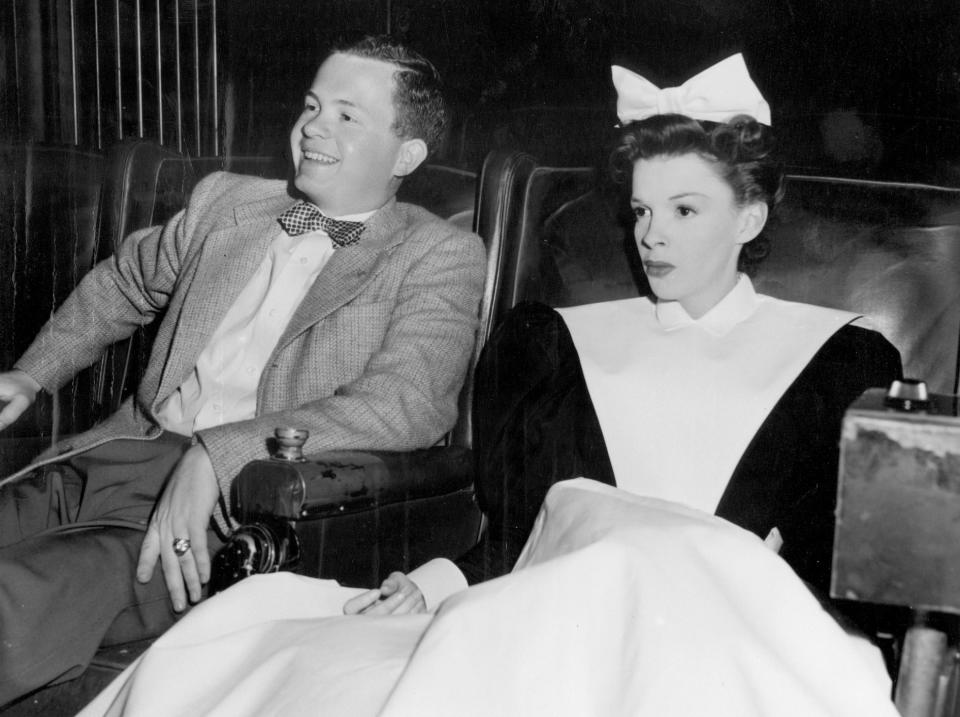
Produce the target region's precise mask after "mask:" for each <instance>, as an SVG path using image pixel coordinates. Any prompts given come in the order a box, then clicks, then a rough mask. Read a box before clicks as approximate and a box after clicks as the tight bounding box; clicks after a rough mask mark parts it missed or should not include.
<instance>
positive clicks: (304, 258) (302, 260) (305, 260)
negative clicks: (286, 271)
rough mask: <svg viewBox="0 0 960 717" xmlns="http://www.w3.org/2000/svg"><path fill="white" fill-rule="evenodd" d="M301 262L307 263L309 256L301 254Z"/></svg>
mask: <svg viewBox="0 0 960 717" xmlns="http://www.w3.org/2000/svg"><path fill="white" fill-rule="evenodd" d="M300 263H301V264H306V263H307V257H305V256H301V257H300Z"/></svg>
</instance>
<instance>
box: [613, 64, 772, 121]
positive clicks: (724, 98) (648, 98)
mask: <svg viewBox="0 0 960 717" xmlns="http://www.w3.org/2000/svg"><path fill="white" fill-rule="evenodd" d="M611 71H612V73H613V86H614V87H616V88H617V116H618V117H619V118H620V122H621V123H623V124H626V123H627V122H633V121H635V120H641V119H643V118H645V117H649V116H650V115H658V114H666V113H676V114H681V115H686V116H687V117H692V118H693V119H697V120H710V121H713V122H726V121H727V120H728V119H730V118H731V117H733V116H734V115H738V114H745V115H750V116H751V117H753V118H754V119H756V120H757V121H758V122H760V123H761V124H765V125H769V124H770V105H768V104H767V102H766V100H764V99H763V96H762V95H761V94H760V90H758V89H757V86H756V85H755V84H753V80H751V79H750V73H749V72H747V63H746V62H744V61H743V55H741V54H740V53H737V54H736V55H731V56H730V57H728V58H727V59H726V60H722V61H720V62H718V63H717V64H716V65H714V66H713V67H709V68H707V69H706V70H704V71H703V72H701V73H700V74H698V75H694V76H693V77H691V78H690V79H689V80H687V81H686V82H684V83H683V84H682V85H680V86H679V87H665V88H664V89H660V88H659V87H657V86H656V85H654V84H653V83H652V82H650V81H649V80H646V79H644V78H643V77H641V76H640V75H638V74H636V73H635V72H631V71H630V70H628V69H626V68H623V67H618V66H617V65H614V66H613V67H612V68H611Z"/></svg>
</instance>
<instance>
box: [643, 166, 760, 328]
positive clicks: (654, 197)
mask: <svg viewBox="0 0 960 717" xmlns="http://www.w3.org/2000/svg"><path fill="white" fill-rule="evenodd" d="M630 204H631V206H632V207H633V211H634V214H635V215H636V219H637V223H636V227H635V228H634V236H635V237H636V240H637V246H638V248H639V249H640V258H641V260H642V261H643V268H644V271H645V272H646V274H647V279H648V280H649V282H650V288H651V289H652V290H653V292H654V293H655V294H656V295H657V298H658V299H660V300H661V301H679V302H680V305H681V306H682V307H683V308H684V309H685V310H686V312H687V313H688V314H690V316H692V317H694V318H699V317H700V316H702V315H703V314H705V313H706V312H707V311H709V310H710V309H711V308H713V307H714V306H715V305H716V304H717V303H718V302H719V301H720V300H721V299H722V298H723V297H724V296H726V295H727V293H728V292H729V291H730V290H731V289H732V288H733V287H734V285H735V284H736V282H737V257H738V256H739V255H740V248H741V246H742V245H743V244H745V243H746V242H748V241H750V240H751V239H753V238H754V237H755V236H756V235H757V234H759V233H760V230H761V229H762V228H763V223H764V221H765V220H766V205H765V204H762V203H761V204H750V205H747V206H745V207H738V206H737V204H736V202H735V201H734V196H733V190H732V189H731V188H730V185H729V184H727V182H726V180H724V179H722V178H721V177H720V176H719V175H717V173H716V171H715V170H714V168H713V165H712V164H711V163H710V162H708V161H706V160H704V159H702V158H701V157H700V156H698V155H696V154H684V155H678V156H662V157H654V158H651V159H641V160H639V161H638V162H637V163H636V164H635V165H634V167H633V193H632V196H631V198H630Z"/></svg>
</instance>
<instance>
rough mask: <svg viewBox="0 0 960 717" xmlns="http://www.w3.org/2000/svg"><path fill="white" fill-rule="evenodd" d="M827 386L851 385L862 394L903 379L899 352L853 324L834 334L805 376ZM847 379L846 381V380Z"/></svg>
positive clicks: (883, 339)
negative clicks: (818, 378) (815, 377)
mask: <svg viewBox="0 0 960 717" xmlns="http://www.w3.org/2000/svg"><path fill="white" fill-rule="evenodd" d="M811 372H813V373H817V374H819V375H821V376H823V377H825V378H826V380H827V381H828V383H830V384H831V385H832V384H835V383H838V382H844V381H850V382H852V383H853V384H856V386H857V387H858V388H859V389H860V390H862V389H864V388H868V387H871V386H886V385H889V383H890V382H891V381H893V380H894V379H899V378H902V375H903V368H902V361H901V358H900V352H899V351H898V350H897V349H896V347H895V346H894V345H893V344H892V343H890V341H888V340H887V339H886V337H884V336H883V334H881V333H880V332H879V331H875V330H873V329H870V328H866V327H864V326H859V325H857V324H855V323H849V324H846V325H845V326H843V327H841V328H840V329H839V330H837V332H836V333H834V334H833V336H831V337H830V338H829V339H828V340H827V341H826V342H825V343H824V345H823V347H822V348H821V349H820V351H818V352H817V354H816V355H815V356H814V358H813V360H812V361H811V362H810V365H809V366H808V371H807V373H811ZM845 377H846V378H845Z"/></svg>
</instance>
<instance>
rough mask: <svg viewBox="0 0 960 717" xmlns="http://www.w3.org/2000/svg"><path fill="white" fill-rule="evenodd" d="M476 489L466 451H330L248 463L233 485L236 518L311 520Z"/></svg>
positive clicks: (446, 449)
mask: <svg viewBox="0 0 960 717" xmlns="http://www.w3.org/2000/svg"><path fill="white" fill-rule="evenodd" d="M472 485H473V458H472V456H471V453H470V451H469V450H468V449H466V448H462V447H458V446H441V447H434V448H425V449H422V450H417V451H406V452H399V451H328V452H325V453H320V454H314V455H310V456H307V457H306V458H305V459H304V460H302V461H288V460H279V459H276V458H271V459H264V460H257V461H252V462H250V463H248V464H247V465H246V466H244V468H243V469H242V470H241V471H240V473H239V474H238V475H237V478H236V480H234V482H233V494H232V496H231V498H232V501H233V509H234V515H235V516H236V518H237V519H238V520H240V521H241V522H248V521H250V520H252V519H256V518H260V517H274V518H281V519H284V520H310V519H314V518H324V517H329V516H332V515H345V514H348V513H355V512H359V511H364V510H370V509H372V508H375V507H381V506H386V505H390V504H392V503H401V502H405V501H410V500H417V499H422V498H430V497H434V496H441V495H447V494H450V493H455V492H457V491H462V490H467V489H470V488H471V487H472Z"/></svg>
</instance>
